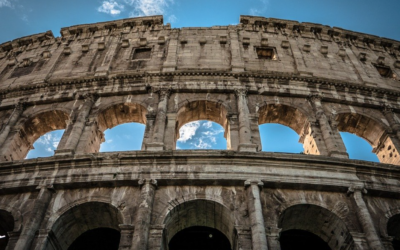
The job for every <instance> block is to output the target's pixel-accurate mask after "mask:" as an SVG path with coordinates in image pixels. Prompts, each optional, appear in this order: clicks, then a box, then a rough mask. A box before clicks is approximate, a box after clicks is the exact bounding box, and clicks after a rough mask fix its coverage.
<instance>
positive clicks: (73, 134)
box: [55, 94, 96, 155]
mask: <svg viewBox="0 0 400 250" xmlns="http://www.w3.org/2000/svg"><path fill="white" fill-rule="evenodd" d="M81 98H83V99H84V102H83V104H82V106H81V107H80V110H79V113H78V116H77V118H76V121H75V122H74V123H71V125H70V126H72V127H71V131H69V132H68V133H66V135H68V138H67V141H66V143H65V145H64V147H63V148H61V149H57V150H56V151H55V155H73V154H75V150H76V147H77V146H78V142H79V140H80V138H81V135H82V133H83V129H84V128H85V123H86V120H87V118H88V116H89V114H90V110H91V109H92V106H93V104H94V102H95V101H96V97H95V96H94V95H91V94H85V95H83V96H81Z"/></svg>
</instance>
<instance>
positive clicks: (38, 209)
mask: <svg viewBox="0 0 400 250" xmlns="http://www.w3.org/2000/svg"><path fill="white" fill-rule="evenodd" d="M37 189H40V191H39V195H38V197H37V198H36V200H35V202H34V205H33V208H32V210H31V213H30V215H29V216H28V217H27V218H26V221H24V226H23V228H22V232H21V235H20V236H19V239H18V242H17V244H16V245H15V249H20V250H28V249H31V245H32V242H33V240H34V239H35V235H36V232H37V231H38V230H39V227H40V223H41V222H42V221H43V218H44V215H45V213H46V210H47V207H48V206H49V204H50V201H51V198H52V194H53V190H54V189H53V185H47V186H39V187H37Z"/></svg>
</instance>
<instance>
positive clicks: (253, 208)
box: [244, 180, 268, 250]
mask: <svg viewBox="0 0 400 250" xmlns="http://www.w3.org/2000/svg"><path fill="white" fill-rule="evenodd" d="M244 185H245V188H246V193H247V207H248V210H249V217H250V223H251V241H252V245H253V249H252V250H268V245H267V238H266V234H265V226H264V217H263V214H262V207H261V200H260V189H261V188H262V186H263V185H264V183H262V182H261V181H258V180H247V181H246V182H245V183H244Z"/></svg>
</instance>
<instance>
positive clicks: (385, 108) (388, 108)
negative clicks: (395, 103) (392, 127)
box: [382, 104, 393, 115]
mask: <svg viewBox="0 0 400 250" xmlns="http://www.w3.org/2000/svg"><path fill="white" fill-rule="evenodd" d="M382 112H383V114H385V115H386V114H392V113H393V107H392V106H390V105H388V104H384V105H383V108H382Z"/></svg>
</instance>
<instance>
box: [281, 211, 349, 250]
mask: <svg viewBox="0 0 400 250" xmlns="http://www.w3.org/2000/svg"><path fill="white" fill-rule="evenodd" d="M278 226H279V227H280V228H281V229H282V236H283V237H282V238H281V240H280V242H281V247H282V250H287V249H293V248H285V247H288V246H292V244H294V243H295V242H297V243H298V244H299V245H298V246H299V248H296V249H303V248H300V244H301V242H302V239H301V238H302V236H304V237H307V238H308V239H309V241H308V244H307V245H306V248H304V249H331V250H341V249H352V247H353V244H354V243H353V239H352V237H351V235H350V232H349V230H348V229H347V227H346V225H345V223H344V222H343V221H342V220H341V219H340V218H339V217H338V216H336V215H335V214H334V213H332V212H330V211H329V210H327V209H325V208H322V207H319V206H316V205H310V204H299V205H294V206H291V207H289V208H287V209H286V210H285V211H284V212H283V213H282V214H281V216H280V218H279V225H278ZM316 237H317V238H316ZM321 241H322V242H324V243H325V244H326V245H325V244H322V243H321ZM322 246H325V247H326V246H328V248H318V247H322Z"/></svg>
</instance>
